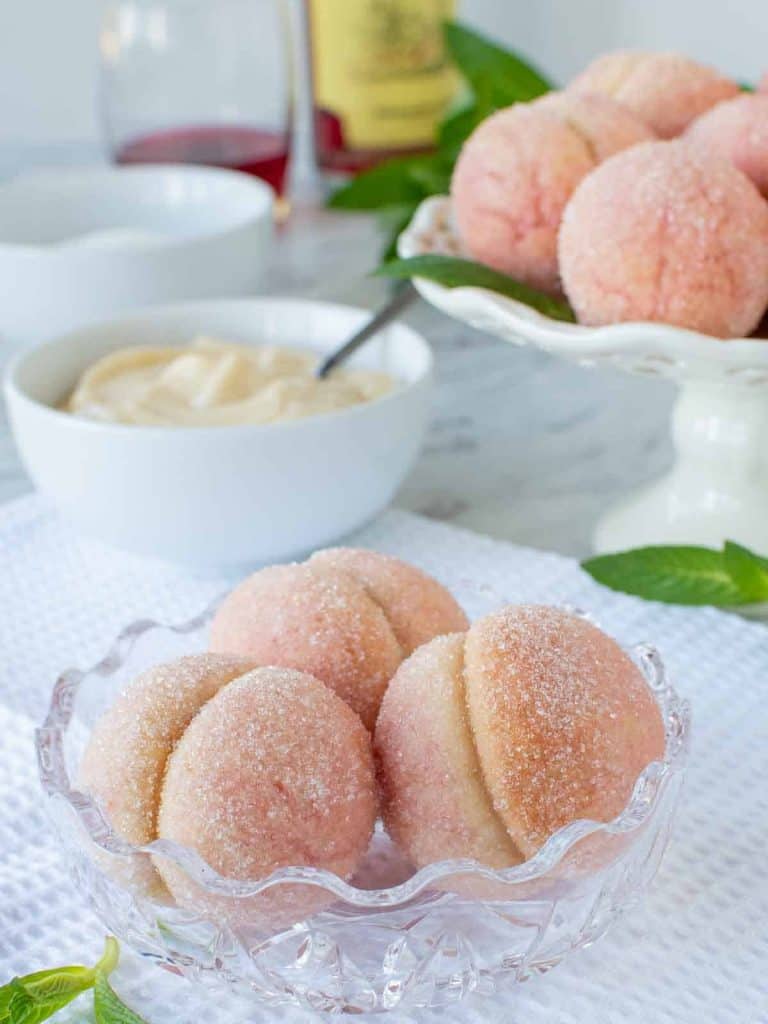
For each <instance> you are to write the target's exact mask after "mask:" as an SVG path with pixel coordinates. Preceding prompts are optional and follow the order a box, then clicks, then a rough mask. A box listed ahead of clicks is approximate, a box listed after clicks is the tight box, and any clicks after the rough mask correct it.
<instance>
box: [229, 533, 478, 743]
mask: <svg viewBox="0 0 768 1024" xmlns="http://www.w3.org/2000/svg"><path fill="white" fill-rule="evenodd" d="M466 625H467V619H466V616H465V615H464V613H463V611H462V610H461V608H460V607H459V606H458V604H457V603H456V601H455V600H454V599H453V597H451V595H450V594H449V593H448V591H447V590H445V588H444V587H442V586H440V584H439V583H437V582H436V581H435V580H433V579H431V578H430V577H428V576H426V575H425V574H424V573H422V572H420V571H419V570H418V569H416V568H414V567H413V566H411V565H407V564H406V563H405V562H401V561H399V560H398V559H396V558H391V557H390V556H388V555H382V554H379V553H377V552H374V551H359V550H355V549H345V548H337V549H331V550H329V551H324V552H318V553H317V554H316V555H314V556H313V557H312V558H311V559H310V560H309V561H308V562H305V563H303V564H302V565H282V566H272V567H270V568H268V569H262V570H261V571H260V572H257V573H255V574H254V575H253V576H251V577H249V578H248V579H247V580H245V581H244V582H243V583H241V584H240V585H239V586H238V587H236V588H235V589H234V590H233V591H232V593H231V594H230V595H229V596H228V597H227V598H226V599H225V601H224V602H223V604H222V605H221V607H220V608H219V610H218V612H217V614H216V616H215V618H214V621H213V624H212V627H211V649H212V650H214V651H220V652H226V651H229V652H234V653H236V654H242V655H245V656H247V657H249V658H251V659H252V660H254V661H256V662H257V663H258V664H262V665H283V666H285V667H287V668H294V669H297V670H300V671H304V672H309V673H310V674H311V675H313V676H315V677H316V678H317V679H320V680H321V681H322V682H324V683H325V684H326V685H327V686H330V687H331V689H333V690H334V691H335V692H336V693H337V694H338V695H339V696H340V697H341V698H342V699H343V700H345V701H347V703H348V704H349V705H350V707H352V708H353V709H354V710H355V711H356V712H357V713H358V714H359V715H360V717H361V718H362V720H363V722H364V724H365V725H366V726H367V728H369V729H373V726H374V724H375V722H376V715H377V714H378V710H379V705H380V703H381V698H382V696H383V695H384V691H385V690H386V688H387V684H388V683H389V680H390V679H391V678H392V676H393V675H394V673H395V671H396V670H397V667H398V666H399V664H400V662H401V661H402V660H403V658H405V657H407V655H409V654H410V653H411V651H412V650H413V649H414V648H415V647H417V646H418V645H419V644H420V643H423V642H424V641H425V640H431V639H432V637H434V636H436V635H439V634H441V633H450V632H452V631H455V630H457V629H464V628H466Z"/></svg>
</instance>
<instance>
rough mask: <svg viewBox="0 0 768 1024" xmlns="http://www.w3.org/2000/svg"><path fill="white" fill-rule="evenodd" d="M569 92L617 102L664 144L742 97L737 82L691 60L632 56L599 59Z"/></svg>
mask: <svg viewBox="0 0 768 1024" xmlns="http://www.w3.org/2000/svg"><path fill="white" fill-rule="evenodd" d="M569 89H572V90H575V91H577V92H587V93H604V94H605V95H607V96H611V97H613V99H615V100H618V101H619V102H620V103H623V104H624V105H625V106H627V107H629V108H630V109H631V110H634V112H635V113H636V114H637V115H638V116H639V117H641V118H642V119H643V120H644V121H645V122H646V124H648V125H649V126H650V127H651V128H652V129H653V130H654V132H656V134H657V135H658V136H660V137H661V138H662V139H671V138H673V137H674V136H676V135H679V134H680V133H681V132H682V131H684V130H685V128H686V127H687V126H688V125H689V124H690V123H691V121H693V119H694V118H696V117H698V116H699V115H700V114H703V113H704V111H705V110H709V109H710V107H714V106H715V105H716V104H717V103H722V101H723V100H728V99H731V98H732V97H734V96H736V95H738V92H739V87H738V86H737V85H736V83H735V82H732V81H731V80H730V79H728V78H724V77H723V76H722V75H720V74H719V73H718V72H717V71H715V70H714V69H713V68H710V67H707V66H706V65H704V64H699V63H698V62H697V61H695V60H691V59H690V58H689V57H684V56H682V55H681V54H678V53H643V52H639V51H630V50H619V51H617V52H615V53H607V54H605V55H604V56H602V57H598V58H597V60H595V61H593V62H592V64H590V65H589V67H588V68H587V69H586V70H585V71H583V72H582V73H581V74H580V75H578V76H577V77H576V78H575V79H574V80H573V82H572V83H571V84H570V86H569Z"/></svg>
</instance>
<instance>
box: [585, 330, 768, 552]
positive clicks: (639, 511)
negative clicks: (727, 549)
mask: <svg viewBox="0 0 768 1024" xmlns="http://www.w3.org/2000/svg"><path fill="white" fill-rule="evenodd" d="M764 344H768V343H764ZM681 383H682V390H681V393H680V396H679V398H678V400H677V404H676V405H675V409H674V413H673V416H672V437H673V441H674V445H675V452H676V457H675V463H674V465H673V467H672V469H671V470H670V471H669V472H668V473H667V474H666V475H665V476H663V477H662V478H661V479H660V480H658V481H656V482H655V483H653V484H650V485H648V486H646V487H644V488H642V489H641V490H639V491H636V492H635V493H634V494H631V495H629V496H628V497H627V498H625V499H623V500H622V501H621V502H619V503H618V504H617V505H615V506H614V507H613V508H611V509H610V510H609V511H608V512H606V513H605V515H604V516H603V517H602V518H601V519H600V520H599V522H598V524H597V527H596V530H595V534H594V548H595V550H596V551H597V552H599V553H605V552H613V551H621V550H625V549H627V548H634V547H640V546H643V545H646V544H702V545H705V546H706V547H720V546H721V545H722V543H723V541H725V540H734V541H737V542H738V543H740V544H744V545H745V546H747V547H749V548H752V549H753V550H755V551H757V552H758V553H759V554H765V555H768V390H766V387H765V383H764V381H761V380H755V382H754V384H753V385H752V386H750V385H749V384H748V383H746V382H744V381H743V380H742V381H739V382H735V381H734V382H728V381H724V380H723V379H722V377H719V378H717V379H711V380H707V379H688V380H685V379H683V380H682V381H681Z"/></svg>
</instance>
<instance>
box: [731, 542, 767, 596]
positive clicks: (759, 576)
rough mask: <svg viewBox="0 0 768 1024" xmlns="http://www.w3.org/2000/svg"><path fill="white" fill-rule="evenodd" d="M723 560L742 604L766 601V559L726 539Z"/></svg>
mask: <svg viewBox="0 0 768 1024" xmlns="http://www.w3.org/2000/svg"><path fill="white" fill-rule="evenodd" d="M723 560H724V563H725V568H726V571H727V572H728V575H729V576H730V577H731V579H732V580H733V582H734V583H735V584H736V586H737V587H738V588H739V590H740V591H741V593H742V596H743V603H744V604H758V603H759V602H761V601H768V559H766V558H762V557H761V556H760V555H756V554H755V553H754V552H753V551H750V550H749V548H745V547H742V546H741V545H740V544H736V543H735V542H734V541H732V540H727V541H726V542H725V546H724V547H723Z"/></svg>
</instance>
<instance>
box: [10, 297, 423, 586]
mask: <svg viewBox="0 0 768 1024" xmlns="http://www.w3.org/2000/svg"><path fill="white" fill-rule="evenodd" d="M368 316H369V314H368V313H366V312H365V311H363V310H359V309H353V308H350V307H347V306H336V305H330V304H327V303H322V302H309V301H301V300H296V299H255V300H233V301H228V302H222V301H219V302H208V303H187V304H184V305H179V306H169V307H164V308H157V309H153V310H148V311H146V312H144V313H140V314H133V315H131V316H127V317H123V318H121V319H119V320H113V321H111V322H108V323H103V324H96V325H91V326H89V327H87V328H83V329H80V330H78V331H75V332H72V333H70V334H67V335H64V336H63V337H60V338H57V339H55V340H53V341H50V342H48V343H46V344H43V345H41V346H39V347H37V348H35V349H32V350H30V351H27V352H24V353H21V354H20V355H18V356H17V357H16V359H15V360H14V361H13V363H12V364H11V366H10V367H9V368H8V371H7V374H6V379H5V394H6V398H7V402H8V410H9V414H10V420H11V426H12V429H13V433H14V436H15V439H16V443H17V445H18V448H19V452H20V454H21V457H22V459H23V461H24V463H25V465H26V467H27V469H28V471H29V473H30V475H31V477H32V479H33V480H34V481H35V483H36V484H37V486H38V487H39V489H40V490H41V491H42V492H43V493H45V494H47V495H49V496H50V497H51V498H53V500H54V501H55V502H56V503H57V504H58V506H59V508H60V509H61V511H62V512H63V513H64V514H65V515H66V516H68V517H69V518H70V519H71V520H72V521H73V522H74V523H75V524H76V525H77V526H78V527H79V528H80V529H82V531H83V532H84V533H87V534H90V535H91V536H93V537H96V538H98V539H100V540H103V541H106V542H107V543H109V544H112V545H114V546H116V547H120V548H125V549H127V550H129V551H133V552H136V553H138V554H143V555H152V556H155V557H158V558H162V559H165V560H168V561H174V562H182V563H185V564H188V565H192V566H195V567H198V568H205V567H227V566H233V567H234V566H243V565H253V564H257V563H263V562H268V561H276V560H279V559H285V558H288V557H291V556H295V555H298V554H301V553H303V552H305V551H309V550H310V549H312V548H315V547H318V546H321V545H324V544H328V543H330V542H331V541H333V540H336V539H337V538H338V537H341V536H342V535H343V534H345V533H347V532H349V531H350V530H353V529H355V528H356V527H358V526H360V525H361V524H362V523H364V522H366V521H367V520H368V519H370V518H371V517H373V516H374V515H375V514H376V513H377V512H379V511H380V510H381V509H382V508H384V507H385V506H386V505H387V504H388V503H389V502H390V501H391V499H392V497H393V495H394V493H395V491H396V490H397V488H398V486H399V484H400V483H401V481H402V480H403V477H404V476H405V474H406V473H407V471H408V469H409V468H410V467H411V465H412V464H413V462H414V460H415V458H416V455H417V453H418V450H419V448H420V446H421V442H422V439H423V436H424V432H425V429H426V425H427V420H428V415H429V396H430V390H431V379H432V354H431V351H430V349H429V346H428V345H427V343H426V341H424V339H423V338H422V337H421V336H420V335H418V334H417V333H416V332H415V331H413V330H411V329H410V328H409V327H406V326H405V325H403V324H393V325H391V326H389V327H388V328H387V329H386V330H384V331H382V332H381V334H380V335H378V336H377V337H376V338H374V339H372V340H371V341H370V342H369V343H368V344H367V345H366V346H364V347H363V349H362V350H361V351H360V352H358V353H357V354H356V356H355V357H354V358H353V359H352V360H350V365H355V366H365V367H369V368H373V369H379V370H384V371H386V372H388V373H391V374H392V375H393V376H394V377H396V378H397V379H398V382H399V384H398V386H397V388H396V389H395V390H394V391H393V392H392V393H390V394H388V395H385V396H384V397H383V398H379V399H377V400H376V401H373V402H367V403H365V404H361V405H357V406H352V407H350V408H348V409H342V410H340V411H339V412H334V413H329V414H325V415H321V416H312V417H308V418H307V419H303V420H297V421H293V422H286V423H275V424H266V425H258V426H253V425H251V426H226V427H143V426H132V425H124V424H111V423H100V422H95V421H92V420H87V419H81V418H79V417H76V416H72V415H71V414H69V413H67V412H63V411H61V410H60V409H58V408H56V407H57V406H58V405H60V404H61V403H62V402H63V401H64V400H65V399H66V397H67V396H68V394H69V393H70V392H71V390H72V388H73V387H74V385H75V383H76V381H77V380H78V378H79V376H80V374H81V373H82V371H83V370H84V369H85V368H86V367H88V366H90V365H91V364H92V363H93V362H94V361H95V360H96V359H98V358H99V357H100V356H102V355H104V354H105V353H107V352H110V351H112V350H114V349H116V348H121V347H123V346H126V345H169V344H170V345H183V344H185V343H187V342H189V341H191V340H192V338H194V337H195V336H196V335H197V334H200V333H204V334H209V335H213V336H217V337H221V338H226V339H230V340H233V341H239V342H246V343H250V344H273V345H274V344H276V345H292V346H300V347H305V348H310V349H314V350H316V351H318V352H328V351H330V350H331V349H332V348H334V347H335V346H336V345H337V344H338V343H339V341H340V339H343V338H345V337H346V336H347V335H348V334H349V333H351V332H352V331H353V330H355V329H357V328H358V327H359V326H360V325H361V324H362V323H363V322H364V321H365V319H366V318H367V317H368Z"/></svg>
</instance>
